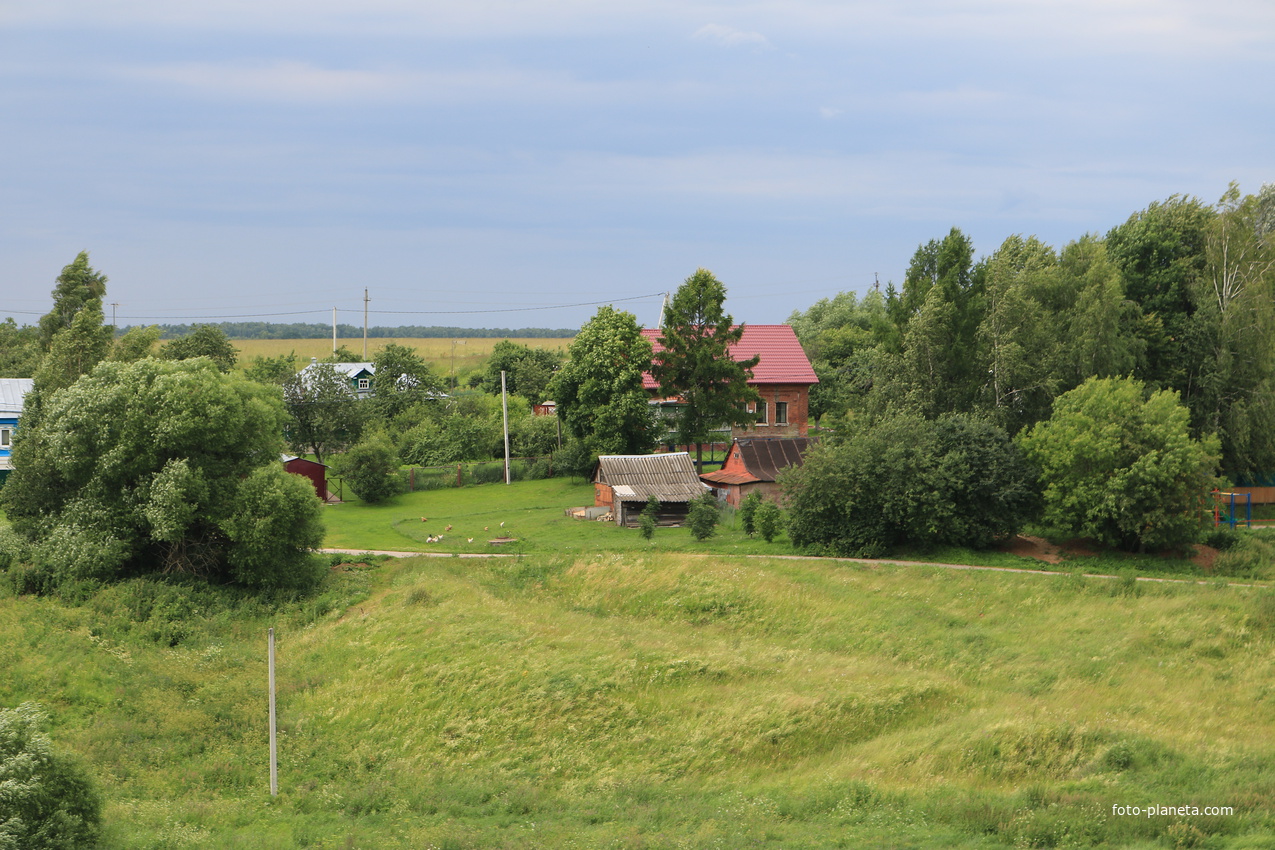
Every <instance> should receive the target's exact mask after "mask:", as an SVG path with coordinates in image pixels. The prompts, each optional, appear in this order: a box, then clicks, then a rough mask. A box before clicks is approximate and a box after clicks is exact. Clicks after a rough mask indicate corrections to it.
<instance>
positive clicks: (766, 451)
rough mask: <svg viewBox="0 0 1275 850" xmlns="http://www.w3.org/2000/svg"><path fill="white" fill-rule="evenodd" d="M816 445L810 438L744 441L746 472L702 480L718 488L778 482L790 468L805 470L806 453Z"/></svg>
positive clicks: (712, 474) (742, 454) (742, 455)
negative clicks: (757, 482)
mask: <svg viewBox="0 0 1275 850" xmlns="http://www.w3.org/2000/svg"><path fill="white" fill-rule="evenodd" d="M811 442H813V441H812V440H811V439H810V438H809V437H741V438H739V439H737V440H736V441H735V443H736V445H738V446H739V459H740V462H741V463H743V465H744V469H745V470H747V471H746V472H739V471H738V470H731V471H729V472H728V471H727V470H726V469H724V468H723V469H719V470H717V471H715V472H706V473H704V474H703V475H701V476H700V478H702V479H703V480H705V481H709V482H712V483H714V484H752V483H753V482H756V481H774V480H775V479H776V478H777V477H778V476H779V473H780V472H782V471H783V470H785V469H787V468H788V467H790V466H801V464H802V463H803V462H804V460H805V455H806V450H807V449H808V448H810V444H811Z"/></svg>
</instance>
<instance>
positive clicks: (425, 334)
mask: <svg viewBox="0 0 1275 850" xmlns="http://www.w3.org/2000/svg"><path fill="white" fill-rule="evenodd" d="M196 327H198V325H160V326H159V328H160V330H161V331H163V334H162V336H161V337H160V338H161V339H174V338H176V337H183V336H186V335H187V334H189V333H190V332H191V331H193V330H194V329H195V328H196ZM215 327H218V328H221V332H222V333H224V334H225V335H226V336H227V337H229V338H230V339H331V338H332V326H331V325H323V324H303V323H299V322H298V323H293V324H274V323H272V322H219V323H216V324H215ZM127 330H128V328H127V327H125V328H121V329H120V331H119V333H123V332H125V331H127ZM336 333H337V336H338V337H340V338H342V339H353V338H359V337H362V336H363V328H362V326H360V325H342V324H338V325H337V326H336ZM367 335H368V338H375V339H386V338H407V339H447V338H449V337H456V338H460V339H464V338H467V337H479V338H491V337H495V338H498V339H567V338H570V337H573V336H575V335H576V329H575V328H445V327H439V326H437V325H431V326H429V327H421V326H418V325H404V326H401V327H397V328H380V327H377V328H368V329H367Z"/></svg>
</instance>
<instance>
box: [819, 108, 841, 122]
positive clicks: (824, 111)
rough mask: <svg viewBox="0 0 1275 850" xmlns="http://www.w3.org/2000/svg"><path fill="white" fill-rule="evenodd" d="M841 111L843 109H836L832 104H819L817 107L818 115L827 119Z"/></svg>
mask: <svg viewBox="0 0 1275 850" xmlns="http://www.w3.org/2000/svg"><path fill="white" fill-rule="evenodd" d="M842 111H843V110H840V109H837V108H836V107H834V106H821V107H819V115H820V117H822V118H827V119H832V118H836V117H837V116H838V115H840V114H841V113H842Z"/></svg>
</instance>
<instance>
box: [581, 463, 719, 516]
mask: <svg viewBox="0 0 1275 850" xmlns="http://www.w3.org/2000/svg"><path fill="white" fill-rule="evenodd" d="M707 492H709V488H708V487H707V486H705V485H704V484H703V483H702V482H701V481H700V480H699V476H698V475H696V474H695V464H694V463H693V462H692V461H691V456H690V454H689V453H687V452H669V453H668V454H656V455H602V456H601V457H599V458H598V466H597V468H596V469H595V470H594V472H593V504H594V505H595V506H597V507H605V508H607V509H609V510H610V511H611V515H612V517H613V518H614V519H615V523H616V525H627V526H636V525H637V524H638V517H639V516H640V515H641V513H642V509H643V508H645V507H646V503H647V500H648V499H650V498H651V497H652V496H654V497H655V498H657V499H659V501H660V516H659V520H658V522H659V524H660V525H681V524H682V523H684V522H685V521H686V517H687V515H688V514H689V513H690V503H691V499H694V498H696V497H698V496H702V495H703V494H705V493H707Z"/></svg>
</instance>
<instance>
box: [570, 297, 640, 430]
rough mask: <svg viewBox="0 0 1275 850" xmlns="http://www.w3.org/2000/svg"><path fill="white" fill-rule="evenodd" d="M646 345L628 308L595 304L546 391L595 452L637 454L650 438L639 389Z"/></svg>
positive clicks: (571, 427)
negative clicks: (597, 305)
mask: <svg viewBox="0 0 1275 850" xmlns="http://www.w3.org/2000/svg"><path fill="white" fill-rule="evenodd" d="M650 364H651V344H650V343H649V342H647V341H646V339H644V338H643V337H642V331H641V329H640V328H639V327H638V324H637V319H636V318H635V317H634V316H633V314H632V313H626V312H624V311H623V310H616V309H615V308H614V307H611V306H610V305H606V306H603V307H599V308H598V311H597V313H595V314H594V316H593V318H592V319H590V320H589V321H588V322H586V323H585V325H584V327H582V328H580V332H579V333H578V334H576V336H575V339H573V340H572V341H571V345H570V347H569V349H568V354H567V362H566V364H564V365H563V367H562V368H561V369H560V370H559V371H558V374H557V376H556V377H555V379H554V382H553V385H552V387H551V389H550V392H552V393H553V397H554V401H555V402H557V406H558V417H559V418H560V419H561V420H562V424H563V425H564V426H566V429H567V430H568V431H569V432H570V433H571V434H572V435H574V436H575V437H576V439H578V440H579V441H580V442H581V443H583V444H584V445H585V446H587V447H588V449H589V451H590V452H592V453H593V454H594V455H597V454H642V453H644V452H648V451H650V450H651V448H652V447H653V446H654V445H655V442H656V434H657V428H656V422H655V417H654V415H653V414H652V412H651V405H650V404H649V401H650V396H649V394H648V393H647V392H646V390H645V389H643V386H642V374H643V372H645V371H646V370H647V369H648V368H649V367H650Z"/></svg>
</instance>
